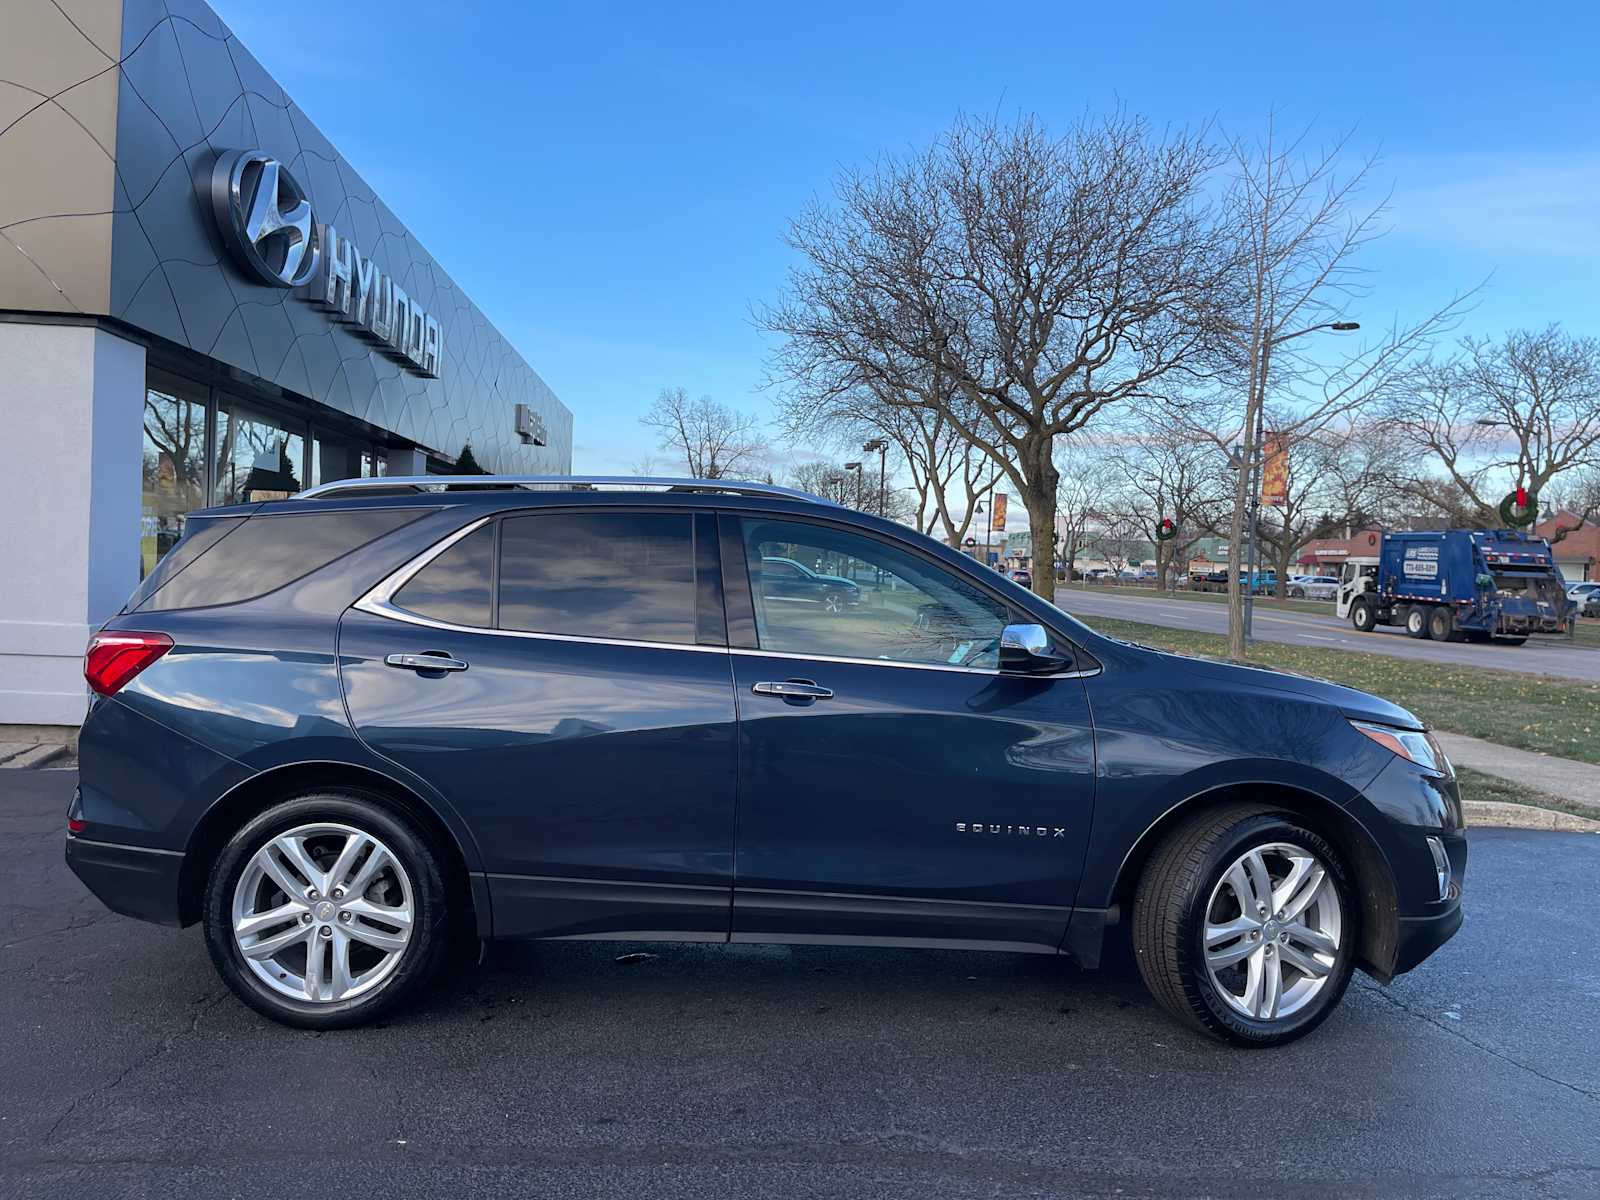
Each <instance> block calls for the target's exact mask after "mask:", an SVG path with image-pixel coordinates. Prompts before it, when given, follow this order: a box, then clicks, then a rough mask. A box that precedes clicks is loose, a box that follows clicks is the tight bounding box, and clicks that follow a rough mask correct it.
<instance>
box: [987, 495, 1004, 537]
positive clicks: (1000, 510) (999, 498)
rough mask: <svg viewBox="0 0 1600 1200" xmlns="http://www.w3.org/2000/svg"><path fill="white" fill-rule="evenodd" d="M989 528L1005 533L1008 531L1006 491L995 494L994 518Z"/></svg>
mask: <svg viewBox="0 0 1600 1200" xmlns="http://www.w3.org/2000/svg"><path fill="white" fill-rule="evenodd" d="M989 530H990V532H992V533H1004V532H1005V531H1006V494H1005V493H1004V492H999V493H997V494H996V495H995V498H994V519H993V520H992V521H990V522H989Z"/></svg>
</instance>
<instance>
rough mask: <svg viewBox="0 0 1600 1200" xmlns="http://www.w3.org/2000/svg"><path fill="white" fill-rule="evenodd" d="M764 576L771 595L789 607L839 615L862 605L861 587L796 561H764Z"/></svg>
mask: <svg viewBox="0 0 1600 1200" xmlns="http://www.w3.org/2000/svg"><path fill="white" fill-rule="evenodd" d="M761 573H762V584H763V586H764V587H765V588H766V590H767V594H768V595H769V596H771V597H772V598H773V599H775V600H781V601H782V602H783V603H785V604H806V605H813V606H815V607H817V608H820V609H822V610H823V611H824V612H830V613H836V612H841V611H843V610H844V609H845V608H847V607H853V606H855V605H857V604H860V603H861V587H860V585H859V584H857V583H855V582H854V581H852V580H849V579H845V578H844V577H842V576H839V575H824V574H822V573H821V572H819V571H813V570H812V569H811V568H810V567H808V566H806V565H805V564H804V563H798V562H795V560H794V559H792V558H780V557H777V556H772V557H769V558H763V559H762V560H761Z"/></svg>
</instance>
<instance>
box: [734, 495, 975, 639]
mask: <svg viewBox="0 0 1600 1200" xmlns="http://www.w3.org/2000/svg"><path fill="white" fill-rule="evenodd" d="M744 542H745V563H746V566H747V568H748V570H749V573H750V592H751V597H752V599H753V600H754V602H755V614H756V636H757V638H758V639H759V641H760V645H761V648H762V649H763V650H776V651H780V652H782V653H786V654H796V655H837V656H839V657H843V658H867V659H882V660H885V661H889V662H911V663H929V664H940V665H947V666H964V667H987V668H990V669H993V668H995V667H998V666H999V644H1000V631H1001V630H1002V629H1004V628H1005V624H1006V607H1005V605H1004V604H1002V603H1000V602H999V601H998V600H995V599H993V598H992V597H990V596H988V595H987V594H986V593H984V592H983V591H981V590H980V589H979V588H977V587H976V586H975V585H973V584H970V583H968V582H967V581H966V580H964V579H962V578H961V577H960V576H959V575H957V574H955V573H954V572H951V571H946V570H944V569H943V568H941V567H937V566H934V565H933V564H931V563H929V562H927V561H925V560H923V559H922V558H919V557H918V556H916V555H914V554H910V553H907V552H906V551H904V550H900V549H897V548H896V547H894V546H892V545H889V544H888V543H885V542H879V541H877V540H875V539H873V538H867V537H862V536H861V535H859V534H854V533H846V532H843V531H840V530H835V529H831V528H829V527H827V526H823V525H810V524H803V523H800V522H790V521H746V522H744Z"/></svg>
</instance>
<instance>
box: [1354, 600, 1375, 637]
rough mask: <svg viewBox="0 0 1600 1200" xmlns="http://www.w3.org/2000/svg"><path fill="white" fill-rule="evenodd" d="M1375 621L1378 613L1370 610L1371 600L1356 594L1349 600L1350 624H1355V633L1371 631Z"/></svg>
mask: <svg viewBox="0 0 1600 1200" xmlns="http://www.w3.org/2000/svg"><path fill="white" fill-rule="evenodd" d="M1377 623H1378V615H1377V613H1375V612H1373V611H1372V601H1370V600H1368V599H1367V598H1366V597H1365V596H1357V597H1356V598H1355V599H1354V600H1352V601H1351V602H1350V624H1352V625H1354V626H1355V630H1356V632H1357V633H1371V632H1372V627H1373V626H1374V625H1376V624H1377Z"/></svg>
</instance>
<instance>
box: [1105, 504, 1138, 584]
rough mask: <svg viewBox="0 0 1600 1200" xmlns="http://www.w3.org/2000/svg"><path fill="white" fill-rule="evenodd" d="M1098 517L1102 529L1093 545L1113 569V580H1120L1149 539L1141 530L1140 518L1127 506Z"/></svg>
mask: <svg viewBox="0 0 1600 1200" xmlns="http://www.w3.org/2000/svg"><path fill="white" fill-rule="evenodd" d="M1098 516H1099V522H1100V528H1099V531H1098V532H1097V533H1095V535H1094V537H1093V543H1092V544H1093V545H1094V547H1095V549H1097V550H1098V551H1100V557H1101V558H1103V559H1105V560H1106V566H1108V567H1110V568H1111V575H1112V578H1113V579H1120V578H1121V577H1122V572H1123V569H1124V568H1126V567H1127V566H1128V564H1129V563H1130V562H1131V561H1132V559H1133V556H1134V555H1136V554H1138V553H1139V552H1140V551H1141V550H1142V549H1143V548H1144V546H1145V544H1146V540H1147V539H1146V538H1145V536H1144V533H1143V531H1142V530H1141V528H1140V525H1141V522H1140V519H1139V517H1138V516H1137V515H1136V514H1135V513H1134V512H1133V511H1132V510H1131V509H1129V508H1127V507H1125V506H1122V507H1118V508H1117V509H1115V510H1113V511H1110V512H1103V513H1100V514H1098Z"/></svg>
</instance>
